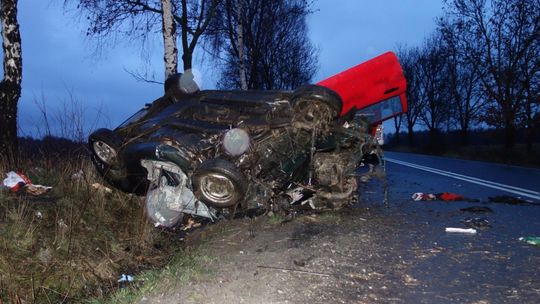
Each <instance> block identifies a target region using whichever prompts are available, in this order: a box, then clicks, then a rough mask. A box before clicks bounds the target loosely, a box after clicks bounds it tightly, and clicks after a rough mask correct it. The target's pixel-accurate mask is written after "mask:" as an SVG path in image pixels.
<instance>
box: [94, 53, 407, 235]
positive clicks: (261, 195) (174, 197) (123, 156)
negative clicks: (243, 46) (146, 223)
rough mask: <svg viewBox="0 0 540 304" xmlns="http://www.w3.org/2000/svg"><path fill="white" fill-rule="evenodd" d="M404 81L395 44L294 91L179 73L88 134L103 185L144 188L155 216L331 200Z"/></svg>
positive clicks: (372, 143)
mask: <svg viewBox="0 0 540 304" xmlns="http://www.w3.org/2000/svg"><path fill="white" fill-rule="evenodd" d="M405 90H406V81H405V78H404V75H403V72H402V69H401V66H400V64H399V62H398V59H397V57H396V56H395V55H394V54H393V53H391V52H389V53H385V54H383V55H380V56H378V57H376V58H373V59H371V60H369V61H367V62H364V63H362V64H359V65H357V66H355V67H353V68H351V69H349V70H346V71H344V72H342V73H339V74H337V75H335V76H332V77H330V78H328V79H325V80H323V81H320V82H319V83H317V84H314V85H306V86H302V87H300V88H298V89H296V90H294V91H240V90H236V91H234V90H232V91H224V90H199V88H198V86H197V85H196V83H195V82H194V81H193V78H192V76H190V75H188V74H183V75H182V74H178V75H174V76H172V77H171V78H169V79H168V80H167V81H166V83H165V95H164V96H162V97H161V98H159V99H157V100H155V101H154V102H152V103H151V104H147V105H146V106H145V107H144V108H142V109H141V110H140V111H138V112H137V113H135V114H134V115H133V116H132V117H131V118H129V119H128V120H126V121H125V122H124V123H122V124H121V125H120V126H118V127H117V128H115V129H114V130H109V129H99V130H96V131H95V132H94V133H92V134H91V135H90V136H89V146H90V149H91V158H92V161H93V163H94V165H95V167H96V169H97V171H98V172H99V173H100V174H101V175H102V176H103V178H104V179H105V180H106V181H108V182H109V183H110V184H111V185H113V186H115V187H117V188H118V189H121V190H123V191H126V192H131V193H137V194H140V195H145V196H146V209H147V213H148V215H149V217H150V218H151V219H152V220H153V221H154V222H155V223H156V225H163V226H167V227H171V226H174V225H176V224H177V223H178V222H179V221H180V220H181V219H182V217H183V215H184V214H191V215H195V216H201V217H205V218H209V219H212V220H215V219H218V218H220V217H224V216H233V215H234V214H235V213H237V212H240V211H242V210H247V209H250V208H263V209H264V210H267V211H274V212H276V211H284V212H288V211H291V210H294V208H300V207H299V206H303V207H305V206H308V207H310V208H336V207H340V206H342V205H344V204H348V203H350V202H351V201H352V200H353V199H354V197H355V193H356V190H357V178H358V175H362V177H363V179H362V180H365V179H366V177H369V174H372V173H373V170H364V172H359V170H357V168H358V167H359V166H360V165H366V166H365V167H368V166H367V165H369V167H371V168H372V167H373V166H374V165H377V164H378V163H379V162H380V149H379V146H378V143H377V140H376V139H375V138H374V136H375V133H376V131H377V126H379V125H380V123H381V122H382V121H384V120H386V119H388V118H390V117H393V116H395V115H398V114H401V113H403V112H404V111H406V109H407V103H406V99H405Z"/></svg>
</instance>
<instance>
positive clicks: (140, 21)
mask: <svg viewBox="0 0 540 304" xmlns="http://www.w3.org/2000/svg"><path fill="white" fill-rule="evenodd" d="M66 2H67V3H70V2H75V3H77V7H78V8H79V9H80V11H81V12H82V14H83V15H84V16H85V17H86V18H87V19H88V20H89V22H90V25H89V27H88V31H87V35H88V36H90V37H93V38H95V39H96V41H97V42H98V44H99V45H103V43H104V42H109V41H110V40H109V39H112V41H113V42H117V41H118V40H119V39H124V38H129V39H133V40H136V41H139V42H141V43H143V44H144V43H145V42H146V41H147V40H148V37H149V36H150V35H152V34H153V33H155V32H161V33H162V35H163V42H164V62H165V71H166V72H165V76H166V77H168V76H170V75H172V74H173V73H174V72H176V70H177V65H178V64H177V61H178V59H177V56H178V51H177V40H176V38H177V36H179V38H180V42H179V43H180V45H181V50H182V62H183V68H184V70H185V71H186V70H190V69H191V68H192V66H193V56H194V52H195V48H196V47H197V45H198V43H199V42H200V40H201V39H202V37H203V36H204V35H205V34H206V32H207V31H208V30H209V25H210V21H211V20H212V18H213V17H214V16H215V14H216V9H217V6H218V3H219V0H159V1H158V0H66ZM177 29H179V31H180V32H179V33H177Z"/></svg>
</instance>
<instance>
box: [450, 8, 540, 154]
mask: <svg viewBox="0 0 540 304" xmlns="http://www.w3.org/2000/svg"><path fill="white" fill-rule="evenodd" d="M539 10H540V0H491V1H489V2H487V1H486V0H448V1H447V15H448V16H449V17H450V18H451V20H452V22H453V24H454V25H456V27H455V28H456V29H458V30H459V31H460V32H461V37H466V38H467V39H466V40H464V42H466V46H465V48H466V55H467V56H468V57H469V60H471V61H472V62H476V63H478V66H479V67H480V74H479V75H480V78H479V79H480V81H481V83H482V86H483V90H484V92H485V95H486V97H487V101H488V102H489V104H488V105H487V108H486V111H485V113H484V115H483V120H484V121H485V122H486V123H487V124H489V125H493V126H496V127H502V128H504V130H505V134H506V135H505V137H506V139H505V146H506V148H508V149H511V148H513V146H514V145H515V135H516V129H517V127H518V126H519V121H520V115H521V114H520V113H521V112H523V111H522V110H523V106H524V104H525V100H526V99H527V98H525V97H526V96H527V95H528V93H527V89H526V86H524V85H523V84H524V83H525V82H526V81H525V82H524V81H520V78H522V75H523V74H524V71H523V67H524V66H526V65H524V61H525V60H527V59H528V58H527V54H530V51H531V48H534V45H535V43H538V40H539V30H540V13H539ZM533 56H536V57H538V51H536V53H535V54H533ZM533 75H534V73H533V74H532V75H530V76H533ZM533 77H534V76H533ZM531 114H532V113H531Z"/></svg>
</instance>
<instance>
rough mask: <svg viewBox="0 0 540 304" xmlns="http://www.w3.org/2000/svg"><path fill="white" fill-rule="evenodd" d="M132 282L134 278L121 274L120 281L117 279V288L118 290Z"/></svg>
mask: <svg viewBox="0 0 540 304" xmlns="http://www.w3.org/2000/svg"><path fill="white" fill-rule="evenodd" d="M134 280H135V278H133V276H130V275H129V274H124V273H123V274H122V275H121V276H120V279H118V288H120V289H122V288H125V287H126V286H127V285H128V284H129V283H131V282H133V281H134Z"/></svg>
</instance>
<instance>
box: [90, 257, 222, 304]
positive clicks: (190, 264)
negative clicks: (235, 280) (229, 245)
mask: <svg viewBox="0 0 540 304" xmlns="http://www.w3.org/2000/svg"><path fill="white" fill-rule="evenodd" d="M211 259H212V258H210V257H209V256H207V255H199V254H197V252H193V253H190V252H187V251H184V250H182V251H180V252H178V253H176V254H175V255H174V257H173V258H172V260H171V261H170V262H169V263H168V264H167V266H165V267H164V268H162V269H157V270H148V271H144V272H141V273H140V274H139V275H138V276H137V277H136V278H135V280H134V281H133V282H132V283H130V285H129V286H128V287H126V288H122V289H120V290H118V291H116V292H115V293H114V294H112V296H111V297H109V298H105V299H96V300H91V301H89V302H88V303H89V304H124V303H136V302H138V301H140V300H141V299H142V298H143V297H144V296H148V295H152V294H155V293H157V292H159V293H163V292H167V291H170V290H172V289H173V288H175V287H177V286H179V285H182V284H186V283H188V282H192V281H199V280H202V279H203V278H205V277H207V276H208V275H209V272H208V270H207V269H206V268H205V267H204V265H206V264H207V263H208V262H209V261H210V260H211Z"/></svg>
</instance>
